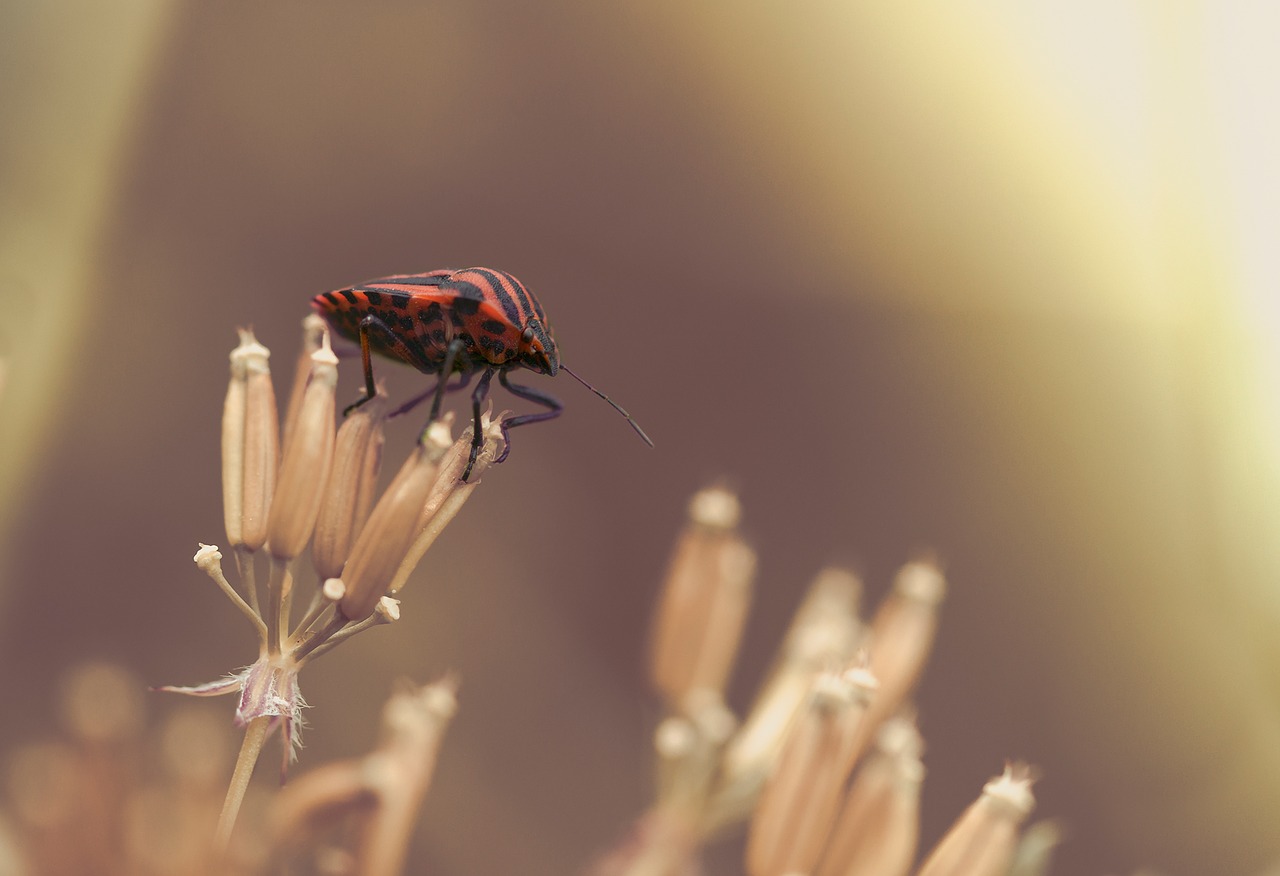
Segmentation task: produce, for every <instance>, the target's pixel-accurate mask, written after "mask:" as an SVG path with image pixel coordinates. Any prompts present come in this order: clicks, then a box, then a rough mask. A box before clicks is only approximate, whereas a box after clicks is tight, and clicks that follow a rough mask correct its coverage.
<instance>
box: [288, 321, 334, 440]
mask: <svg viewBox="0 0 1280 876" xmlns="http://www.w3.org/2000/svg"><path fill="white" fill-rule="evenodd" d="M326 331H327V329H326V327H325V322H324V319H322V318H321V316H320V315H319V314H318V313H308V314H307V315H306V317H304V318H303V320H302V349H301V350H300V351H299V353H298V362H297V364H296V365H295V366H294V368H293V388H292V389H291V390H290V392H289V407H288V409H287V411H286V413H285V415H284V434H283V436H282V437H283V441H284V443H285V444H288V443H289V438H290V436H291V435H292V434H293V425H294V423H296V422H297V420H298V411H299V409H300V408H301V407H302V396H303V393H304V391H305V390H306V388H307V379H308V378H309V377H310V376H311V356H312V355H313V354H314V353H315V352H316V351H318V350H319V349H320V348H321V347H322V346H323V345H324V336H325V333H326Z"/></svg>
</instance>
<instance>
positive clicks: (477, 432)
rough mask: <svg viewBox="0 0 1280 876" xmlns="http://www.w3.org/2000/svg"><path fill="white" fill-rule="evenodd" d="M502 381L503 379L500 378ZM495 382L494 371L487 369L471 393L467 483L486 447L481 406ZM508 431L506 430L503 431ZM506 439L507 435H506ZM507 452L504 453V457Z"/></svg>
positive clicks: (465, 476) (465, 477) (464, 476)
mask: <svg viewBox="0 0 1280 876" xmlns="http://www.w3.org/2000/svg"><path fill="white" fill-rule="evenodd" d="M498 379H499V380H501V379H502V378H498ZM491 380H493V369H492V368H486V369H485V372H484V374H483V375H482V376H481V377H480V382H479V383H477V384H476V388H475V389H473V390H472V391H471V416H472V424H471V455H470V456H468V457H467V469H466V471H464V472H463V473H462V480H463V481H466V479H467V478H469V477H471V467H472V466H474V465H475V464H476V456H477V455H479V453H480V448H481V447H483V446H484V430H483V429H482V428H481V427H480V405H481V404H483V402H484V400H485V397H486V396H487V395H488V394H489V382H490V381H491ZM503 431H504V432H505V431H506V430H505V429H504V430H503ZM504 439H505V435H504ZM505 455H506V452H505V451H504V452H503V456H505Z"/></svg>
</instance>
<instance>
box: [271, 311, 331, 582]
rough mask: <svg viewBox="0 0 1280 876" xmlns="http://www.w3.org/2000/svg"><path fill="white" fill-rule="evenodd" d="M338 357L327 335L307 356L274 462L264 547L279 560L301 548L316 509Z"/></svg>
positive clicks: (328, 443) (324, 466) (327, 448)
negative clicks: (276, 474) (290, 423)
mask: <svg viewBox="0 0 1280 876" xmlns="http://www.w3.org/2000/svg"><path fill="white" fill-rule="evenodd" d="M337 384H338V357H337V356H335V355H333V351H332V350H331V349H329V343H328V336H327V335H326V336H325V339H324V343H323V344H322V346H321V348H320V349H319V350H317V351H316V352H315V353H314V354H312V356H311V378H310V379H309V380H308V381H307V388H306V389H305V390H304V391H303V395H302V402H301V403H300V406H299V409H298V420H297V422H296V423H295V425H294V429H293V432H292V434H291V435H290V436H289V443H288V445H287V446H286V447H285V449H284V457H283V459H282V460H281V463H280V480H279V483H278V484H277V485H276V495H275V498H274V499H273V501H272V503H271V515H270V518H269V520H268V523H267V549H268V550H269V551H270V552H271V555H272V556H273V557H275V558H276V559H279V560H291V559H293V558H294V557H296V556H297V555H298V554H300V553H302V549H303V548H305V547H306V545H307V541H308V540H309V539H310V538H311V531H312V529H313V528H314V527H315V523H316V516H317V514H318V513H319V511H320V497H321V496H322V495H323V494H324V487H325V482H326V480H327V479H328V475H329V465H330V461H331V460H332V458H333V442H334V426H333V415H334V392H335V390H336V387H337Z"/></svg>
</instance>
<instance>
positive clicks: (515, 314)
mask: <svg viewBox="0 0 1280 876" xmlns="http://www.w3.org/2000/svg"><path fill="white" fill-rule="evenodd" d="M469 270H471V271H472V272H474V273H476V274H479V275H480V276H482V277H484V279H485V281H486V282H487V283H488V284H489V291H490V294H491V295H492V296H493V298H494V299H495V300H496V301H497V302H498V304H499V305H500V306H501V307H502V313H503V314H504V315H505V316H506V317H507V319H509V320H511V324H512V325H514V326H521V325H524V320H523V319H521V318H520V313H521V311H520V310H519V309H518V308H517V306H516V302H515V300H514V299H513V298H512V297H511V293H510V292H508V291H507V289H506V287H505V286H504V285H503V284H502V274H503V272H502V271H491V270H489V269H488V268H470V269H469ZM524 312H525V313H527V312H528V311H527V310H526V311H524Z"/></svg>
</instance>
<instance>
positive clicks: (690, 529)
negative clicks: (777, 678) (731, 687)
mask: <svg viewBox="0 0 1280 876" xmlns="http://www.w3.org/2000/svg"><path fill="white" fill-rule="evenodd" d="M738 517H739V508H738V499H737V497H736V496H734V495H733V493H731V492H729V491H728V490H726V489H724V488H723V487H712V488H710V489H706V490H702V491H701V492H699V493H697V494H696V495H695V496H694V497H693V500H692V501H691V502H690V505H689V524H688V526H687V528H686V529H685V532H684V533H683V534H682V535H681V537H680V540H679V542H678V543H677V545H676V550H675V555H674V556H673V558H672V561H671V566H670V571H669V572H668V573H667V582H666V586H665V588H664V589H663V593H662V596H661V598H660V601H659V603H658V612H657V615H656V617H655V621H654V627H653V633H652V636H651V648H650V651H651V664H650V680H651V681H652V683H653V685H654V687H655V688H657V690H658V691H659V692H660V693H661V694H662V695H663V696H664V697H665V698H666V700H667V702H668V704H669V705H670V706H671V707H672V708H676V709H678V708H681V703H682V702H683V701H684V700H685V699H686V698H688V697H689V696H690V695H691V694H692V693H693V692H694V691H699V690H710V691H714V692H715V693H716V694H717V695H719V694H722V693H723V691H724V686H725V683H726V681H727V680H728V676H729V672H730V670H731V669H732V667H733V662H734V659H735V658H736V656H737V652H738V644H739V641H740V640H741V637H742V628H743V624H744V623H745V622H746V616H747V609H748V607H749V605H750V602H751V582H752V578H753V577H754V576H755V567H756V556H755V552H754V551H753V550H752V549H751V548H750V547H748V546H747V544H746V542H744V541H743V540H742V539H741V537H739V536H738V534H737V532H736V527H737V523H738Z"/></svg>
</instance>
